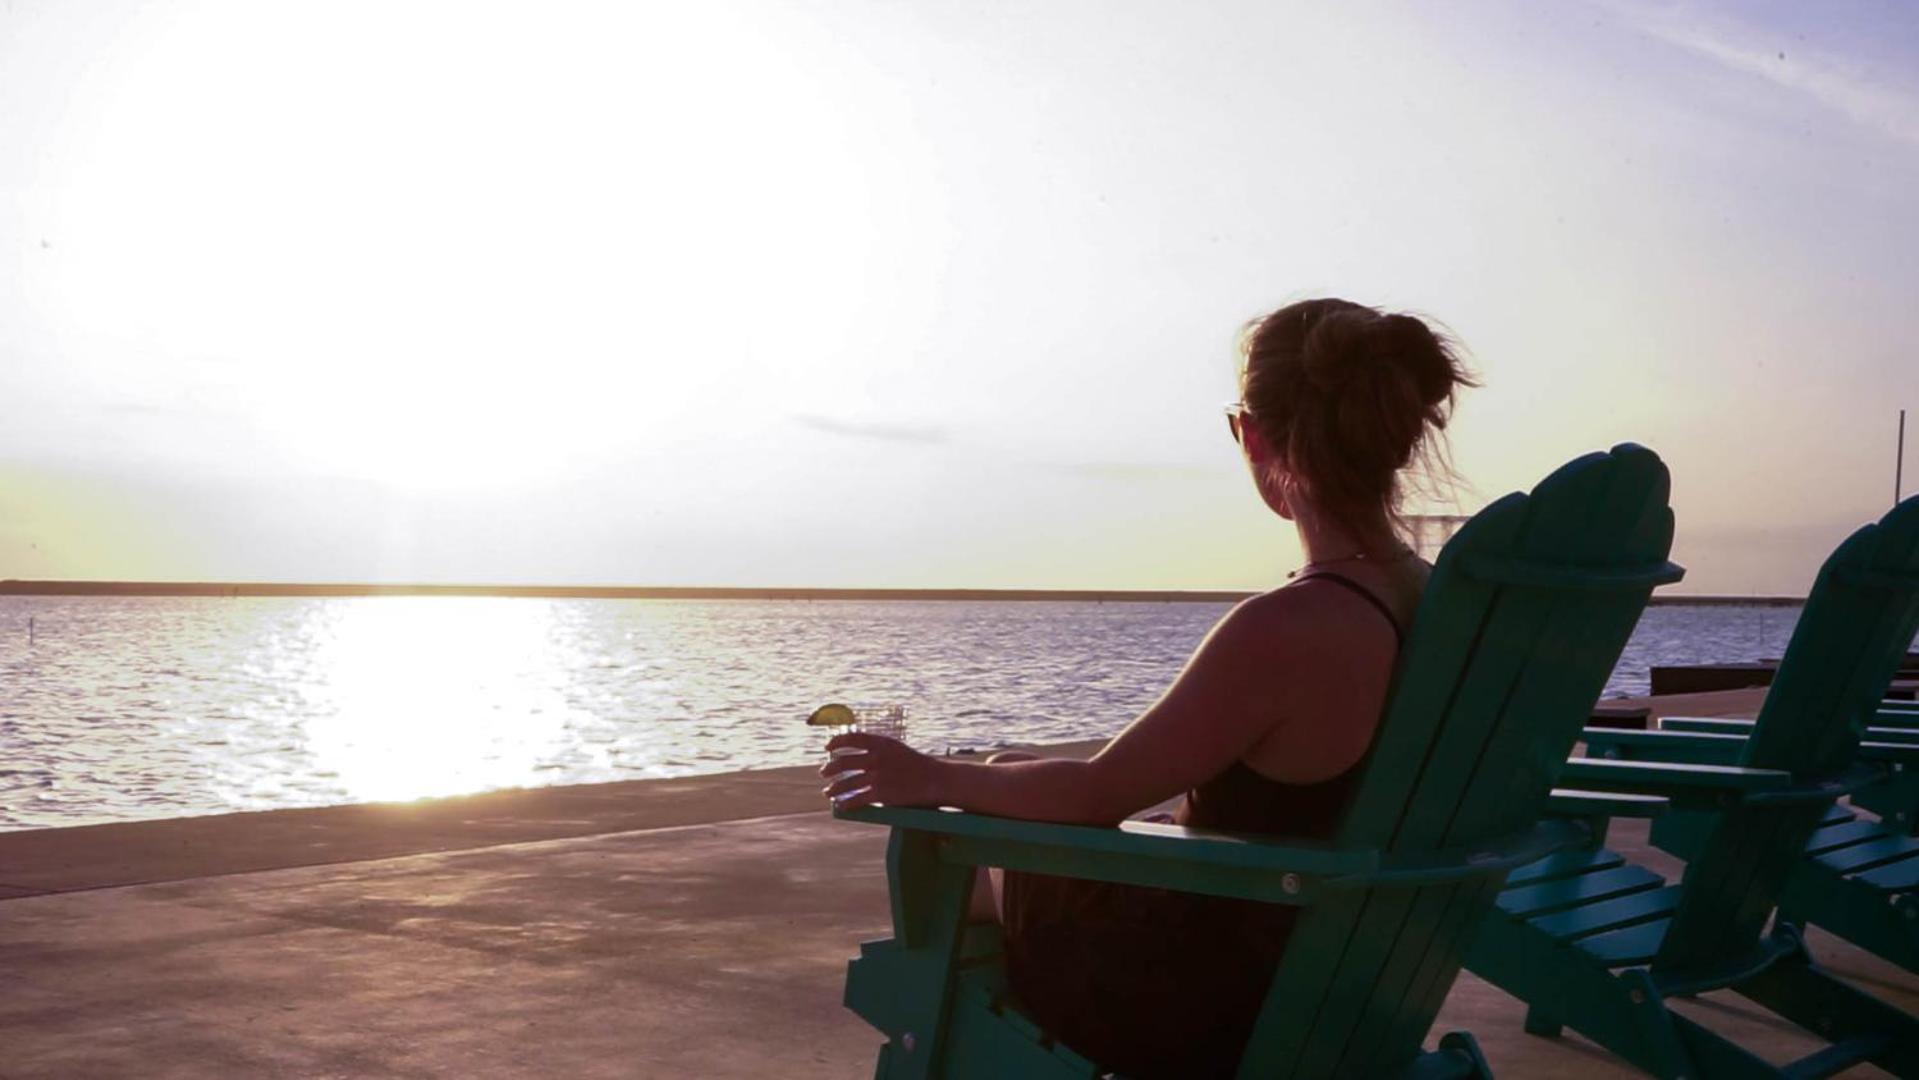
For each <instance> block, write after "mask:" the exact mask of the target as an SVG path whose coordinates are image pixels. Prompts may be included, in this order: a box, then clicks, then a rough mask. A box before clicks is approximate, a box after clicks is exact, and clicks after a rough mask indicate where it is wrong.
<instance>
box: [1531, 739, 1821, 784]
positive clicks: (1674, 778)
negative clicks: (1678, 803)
mask: <svg viewBox="0 0 1919 1080" xmlns="http://www.w3.org/2000/svg"><path fill="white" fill-rule="evenodd" d="M1642 734H1644V733H1643V732H1642ZM1559 778H1560V779H1561V780H1563V781H1566V782H1567V783H1568V784H1571V785H1572V786H1575V787H1581V788H1592V789H1595V790H1599V791H1631V792H1637V793H1641V794H1652V795H1685V794H1689V793H1694V792H1701V791H1704V792H1731V793H1735V794H1737V793H1743V792H1761V791H1782V790H1784V789H1786V788H1789V787H1791V786H1792V782H1793V780H1792V774H1791V773H1789V772H1787V771H1786V770H1784V769H1746V768H1741V767H1739V766H1737V765H1687V764H1678V763H1674V762H1670V761H1608V760H1606V759H1604V758H1591V757H1583V758H1580V757H1576V758H1567V759H1566V766H1565V768H1564V769H1562V770H1561V771H1560V774H1559Z"/></svg>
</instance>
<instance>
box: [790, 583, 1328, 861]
mask: <svg viewBox="0 0 1919 1080" xmlns="http://www.w3.org/2000/svg"><path fill="white" fill-rule="evenodd" d="M1317 606H1318V605H1317V603H1315V602H1314V599H1313V598H1311V597H1309V596H1308V595H1306V593H1305V592H1304V591H1301V590H1292V591H1290V595H1289V591H1287V590H1282V591H1280V592H1274V593H1268V594H1266V595H1264V596H1260V597H1255V598H1254V599H1252V600H1249V601H1246V602H1245V603H1242V604H1240V605H1239V606H1238V607H1236V608H1234V609H1233V610H1232V611H1231V612H1230V613H1228V614H1227V616H1226V617H1225V618H1224V619H1222V620H1220V622H1219V624H1218V625H1216V626H1215V627H1213V629H1212V631H1211V632H1210V633H1209V634H1207V636H1206V639H1205V640H1204V641H1203V642H1201V643H1200V646H1199V649H1198V650H1197V651H1195V652H1194V653H1193V656H1192V657H1191V659H1189V660H1188V661H1187V663H1186V666H1185V668H1184V669H1183V670H1181V672H1180V674H1179V676H1178V678H1176V679H1175V680H1174V681H1173V684H1172V686H1170V687H1169V688H1168V689H1167V691H1166V693H1165V694H1163V695H1162V696H1161V697H1160V699H1159V700H1158V701H1157V702H1155V703H1154V704H1153V705H1152V707H1150V708H1148V709H1147V710H1146V711H1145V712H1144V713H1143V714H1141V715H1140V717H1139V718H1138V719H1137V720H1135V721H1133V723H1132V724H1131V725H1129V726H1128V727H1127V728H1126V730H1125V731H1123V732H1121V733H1120V735H1119V736H1118V737H1117V738H1115V739H1114V740H1113V741H1112V742H1111V743H1108V744H1107V746H1106V747H1105V748H1104V749H1102V750H1101V751H1100V752H1099V753H1098V754H1097V755H1095V756H1094V757H1093V758H1092V759H1091V760H1090V761H1073V760H1066V759H1046V760H1039V761H1020V762H1010V763H1002V764H995V765H986V764H981V763H975V762H968V761H957V760H954V759H952V758H935V757H929V756H927V755H923V754H919V753H916V752H914V751H912V750H910V749H908V748H907V747H904V746H901V745H900V744H899V743H896V742H894V741H893V740H891V739H885V738H882V737H879V736H874V735H863V734H853V735H842V736H839V737H838V738H835V739H834V740H832V741H831V742H830V743H828V744H827V745H828V746H829V747H830V748H839V747H855V748H858V749H860V750H863V751H865V753H864V754H863V755H862V756H860V757H855V758H851V759H848V758H842V759H840V760H839V761H837V762H830V763H828V764H827V765H826V766H824V767H822V768H821V770H820V771H821V773H822V774H824V775H828V776H831V775H833V774H834V773H836V772H838V771H840V770H842V769H846V768H849V767H852V768H856V769H860V770H862V772H863V775H858V776H849V777H847V778H845V779H843V780H840V781H837V782H835V783H833V784H831V785H829V786H828V788H827V789H826V790H827V794H828V795H829V796H830V797H835V798H836V799H837V800H838V801H839V802H840V805H842V806H860V805H865V804H866V803H871V802H880V803H888V804H892V805H905V806H928V805H931V806H958V807H961V808H963V809H966V810H972V811H976V812H979V813H983V814H993V815H995V816H999V817H1012V818H1023V819H1026V820H1031V821H1058V822H1068V823H1076V824H1099V825H1108V824H1112V823H1114V822H1117V821H1119V820H1121V819H1122V818H1124V817H1125V816H1126V815H1127V814H1130V813H1132V812H1133V811H1135V810H1139V809H1141V808H1142V807H1147V806H1151V805H1153V804H1154V803H1158V802H1161V801H1163V800H1165V799H1168V798H1170V797H1172V796H1174V795H1177V794H1179V793H1180V792H1183V791H1186V790H1187V789H1189V788H1192V787H1194V786H1196V785H1198V784H1200V783H1201V782H1203V781H1205V780H1207V779H1208V778H1210V777H1213V776H1216V775H1218V774H1219V773H1220V772H1222V771H1224V770H1225V769H1226V768H1227V767H1228V766H1230V765H1231V764H1232V763H1233V762H1235V761H1237V760H1239V759H1240V758H1242V757H1244V756H1245V754H1246V753H1247V751H1249V750H1250V749H1251V748H1252V747H1253V746H1255V745H1256V744H1258V743H1259V742H1260V740H1262V739H1263V738H1265V737H1266V736H1267V735H1268V734H1269V733H1271V732H1272V730H1273V729H1274V728H1275V726H1276V725H1277V724H1279V723H1280V722H1281V721H1282V720H1283V719H1284V717H1283V713H1282V709H1281V704H1282V703H1283V702H1284V700H1285V697H1284V695H1283V694H1282V693H1281V688H1282V687H1283V686H1284V685H1285V684H1286V682H1287V681H1288V680H1289V679H1291V678H1303V677H1310V675H1309V673H1310V668H1311V667H1312V665H1313V653H1314V652H1316V651H1317V649H1316V648H1315V647H1314V645H1315V643H1314V640H1313V639H1314V638H1316V637H1317V636H1318V635H1313V634H1309V633H1303V632H1302V631H1303V629H1304V628H1305V627H1306V626H1309V625H1310V622H1308V621H1307V620H1309V619H1310V616H1311V614H1312V612H1311V610H1310V609H1311V608H1314V607H1317Z"/></svg>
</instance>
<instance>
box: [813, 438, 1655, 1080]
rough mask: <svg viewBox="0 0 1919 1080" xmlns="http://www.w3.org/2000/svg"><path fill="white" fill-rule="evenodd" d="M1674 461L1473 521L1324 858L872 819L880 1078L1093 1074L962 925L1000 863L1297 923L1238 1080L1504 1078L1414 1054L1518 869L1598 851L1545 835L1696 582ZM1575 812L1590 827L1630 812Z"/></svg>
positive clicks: (1589, 799) (1121, 836) (1568, 472)
mask: <svg viewBox="0 0 1919 1080" xmlns="http://www.w3.org/2000/svg"><path fill="white" fill-rule="evenodd" d="M1667 494H1668V479H1667V474H1666V468H1665V465H1664V464H1663V463H1661V462H1660V460H1659V458H1658V457H1657V456H1656V455H1654V454H1653V453H1652V452H1651V451H1649V450H1646V449H1644V448H1642V447H1637V446H1630V445H1626V446H1620V447H1616V448H1614V449H1613V450H1612V452H1611V453H1608V454H1599V453H1595V454H1591V455H1588V456H1586V457H1583V458H1580V459H1579V460H1577V461H1574V462H1572V463H1570V464H1568V465H1566V466H1565V467H1563V468H1561V469H1560V470H1558V471H1557V472H1555V473H1553V474H1552V475H1551V476H1549V477H1547V478H1546V479H1545V480H1544V481H1543V482H1541V483H1540V485H1539V486H1538V487H1537V488H1535V489H1534V491H1533V492H1532V493H1531V494H1530V495H1520V494H1513V495H1509V496H1507V497H1505V498H1503V499H1501V500H1499V501H1498V502H1496V503H1494V504H1493V505H1492V506H1490V507H1488V508H1487V509H1486V510H1484V511H1483V512H1481V513H1480V514H1478V515H1477V516H1475V517H1474V518H1473V519H1472V520H1471V521H1469V522H1468V523H1467V524H1466V525H1465V526H1464V527H1463V528H1462V529H1461V530H1460V531H1459V533H1458V534H1457V535H1456V536H1455V537H1454V538H1453V539H1452V541H1451V542H1450V543H1448V544H1447V545H1446V548H1445V550H1444V551H1443V552H1442V553H1441V554H1440V557H1439V559H1438V562H1437V564H1436V566H1435V568H1434V571H1433V575H1432V579H1431V581H1430V583H1429V584H1428V586H1427V589H1426V592H1425V595H1424V597H1423V599H1422V601H1421V603H1420V606H1419V611H1418V614H1417V616H1416V617H1415V620H1414V624H1413V629H1412V632H1411V634H1410V636H1409V638H1408V640H1407V642H1406V645H1405V648H1404V650H1403V651H1402V652H1401V655H1400V660H1399V665H1398V668H1397V671H1396V673H1395V677H1394V683H1393V688H1392V691H1391V695H1390V700H1389V704H1388V706H1387V709H1386V712H1385V714H1384V718H1383V720H1382V723H1381V727H1380V732H1379V735H1378V738H1377V741H1376V743H1375V746H1374V750H1373V753H1372V755H1371V757H1370V758H1369V760H1368V764H1367V765H1366V767H1365V772H1364V774H1363V776H1362V779H1361V781H1360V785H1359V789H1358V792H1357V794H1356V795H1355V802H1354V804H1353V806H1352V808H1351V810H1350V812H1349V814H1348V815H1347V817H1346V819H1345V821H1344V823H1343V824H1342V826H1341V828H1340V829H1339V830H1338V833H1337V835H1336V836H1335V837H1334V838H1333V839H1332V840H1331V841H1330V842H1316V843H1311V844H1302V843H1289V842H1287V841H1286V840H1284V839H1282V838H1275V837H1252V836H1231V835H1223V834H1218V833H1206V832H1201V831H1198V830H1188V829H1182V828H1177V827H1174V826H1166V825H1149V824H1142V823H1128V824H1126V825H1124V826H1123V827H1121V828H1118V829H1110V828H1086V827H1079V826H1068V825H1054V824H1042V823H1036V822H1025V821H1012V820H1006V819H1002V818H992V817H986V816H981V815H974V814H963V813H958V812H951V811H940V810H928V809H910V808H886V807H880V808H869V809H862V810H857V811H852V812H847V813H843V814H842V815H841V816H842V817H845V818H848V819H851V820H855V821H862V822H870V823H874V824H881V825H888V826H891V827H892V830H893V833H892V838H891V842H890V845H889V847H888V851H887V877H888V880H889V882H890V885H891V890H892V918H893V937H892V938H891V939H888V940H884V941H876V942H869V943H866V944H864V945H862V946H861V947H860V955H859V957H858V958H857V959H855V960H853V961H852V962H851V964H850V967H849V970H848V973H847V982H846V1004H847V1006H848V1007H849V1008H851V1009H852V1010H853V1011H855V1012H856V1013H858V1014H859V1015H860V1016H862V1017H864V1018H865V1019H866V1020H867V1021H868V1022H870V1023H871V1024H872V1025H873V1026H875V1027H876V1028H878V1029H879V1030H880V1031H882V1032H883V1033H885V1035H886V1042H885V1045H884V1046H882V1047H881V1049H880V1055H879V1064H878V1072H877V1075H879V1076H882V1077H905V1076H936V1075H937V1076H951V1077H974V1076H991V1077H999V1076H1019V1077H1047V1076H1050V1077H1097V1076H1101V1075H1103V1071H1102V1069H1101V1067H1100V1065H1099V1063H1097V1062H1093V1061H1089V1060H1087V1059H1086V1058H1084V1057H1081V1056H1080V1055H1079V1054H1078V1053H1076V1052H1074V1051H1073V1050H1072V1049H1071V1048H1070V1047H1066V1046H1063V1045H1059V1044H1058V1043H1056V1042H1054V1041H1052V1040H1051V1039H1050V1038H1049V1037H1048V1036H1047V1035H1046V1034H1045V1033H1044V1032H1042V1031H1040V1030H1039V1029H1038V1028H1037V1027H1036V1026H1035V1025H1034V1024H1033V1023H1032V1021H1031V1020H1030V1019H1028V1018H1027V1017H1025V1016H1024V1015H1023V1014H1022V1013H1021V1012H1020V1010H1019V1005H1018V1002H1017V1001H1015V1000H1013V999H1012V995H1011V993H1010V990H1009V988H1008V986H1007V984H1006V980H1005V976H1004V972H1003V967H1002V965H1001V963H1000V960H999V955H998V954H999V944H1000V939H999V936H998V928H997V927H996V926H993V925H990V924H987V925H982V924H971V925H969V924H968V923H967V922H966V919H965V915H966V909H967V900H968V895H969V892H970V890H971V888H972V884H973V878H974V874H975V870H976V868H978V867H981V866H1003V867H1011V868H1014V869H1020V870H1033V871H1043V872H1045V873H1049V874H1059V875H1064V876H1068V877H1081V878H1089V879H1094V880H1102V881H1117V882H1127V883H1133V884H1142V885H1154V886H1162V887H1169V888H1175V889H1180V890H1183V891H1188V892H1201V893H1210V894H1213V895H1220V896H1233V897H1242V898H1248V899H1254V900H1262V901H1267V902H1271V903H1278V904H1292V905H1298V906H1301V907H1303V908H1304V909H1305V910H1304V911H1303V912H1302V913H1301V917H1300V919H1299V922H1298V924H1297V925H1296V928H1295V929H1294V932H1293V936H1292V938H1291V941H1290V944H1289V947H1288V949H1287V951H1286V953H1285V956H1284V957H1283V958H1282V960H1281V963H1280V966H1279V969H1278V971H1277V972H1276V974H1275V976H1274V981H1273V984H1272V987H1271V989H1270V991H1269V993H1268V997H1267V999H1266V1003H1265V1006H1264V1008H1263V1011H1262V1012H1261V1014H1260V1018H1259V1021H1258V1023H1257V1026H1256V1028H1255V1031H1254V1033H1253V1036H1252V1038H1251V1041H1250V1042H1249V1044H1248V1046H1247V1048H1246V1051H1245V1054H1244V1057H1243V1058H1242V1060H1241V1064H1240V1066H1239V1075H1241V1076H1244V1077H1254V1076H1258V1077H1324V1076H1361V1077H1371V1076H1417V1077H1440V1076H1474V1075H1477V1076H1488V1075H1490V1071H1489V1070H1488V1068H1487V1066H1486V1063H1485V1061H1484V1060H1483V1059H1482V1058H1481V1057H1480V1056H1479V1052H1478V1049H1477V1046H1476V1045H1475V1044H1474V1042H1473V1041H1472V1038H1471V1036H1469V1035H1464V1034H1459V1033H1455V1034H1452V1035H1448V1036H1446V1037H1445V1038H1443V1039H1441V1040H1440V1043H1439V1049H1438V1050H1437V1051H1433V1052H1422V1044H1423V1042H1424V1040H1425V1038H1426V1035H1427V1031H1428V1029H1429V1028H1430V1027H1431V1024H1432V1021H1433V1017H1434V1015H1435V1014H1436V1013H1437V1012H1438V1010H1439V1006H1440V1003H1441V1002H1442V1001H1443V1000H1444V999H1445V997H1446V994H1447V991H1448V990H1449V988H1450V987H1451V986H1452V983H1453V979H1454V977H1455V976H1456V975H1457V973H1458V969H1459V964H1460V960H1461V958H1462V955H1463V953H1464V950H1465V947H1466V945H1467V942H1468V940H1469V937H1470V934H1471V933H1472V929H1473V926H1474V924H1475V923H1476V922H1477V921H1478V919H1479V916H1480V914H1481V913H1482V912H1483V911H1484V910H1485V909H1486V907H1487V906H1488V905H1489V904H1490V903H1491V901H1492V898H1493V896H1494V894H1495V893H1496V892H1497V891H1498V889H1499V885H1500V882H1502V881H1503V880H1504V878H1505V875H1506V872H1507V871H1508V870H1509V869H1510V868H1512V867H1514V866H1517V865H1521V864H1526V863H1531V862H1534V861H1535V860H1537V859H1538V858H1539V857H1540V856H1542V855H1544V854H1546V853H1547V852H1549V851H1553V850H1557V849H1559V848H1561V847H1564V846H1566V845H1568V844H1576V843H1582V842H1584V839H1585V837H1586V836H1587V831H1586V826H1585V825H1584V824H1583V823H1581V822H1578V821H1573V820H1565V819H1561V820H1548V821H1543V822H1542V821H1541V820H1540V818H1541V815H1542V813H1543V812H1544V811H1545V810H1546V808H1547V804H1548V800H1549V793H1550V790H1551V788H1552V784H1553V781H1554V778H1555V775H1556V774H1557V773H1558V771H1559V769H1560V768H1561V767H1562V765H1563V764H1564V762H1565V758H1566V755H1567V753H1568V752H1570V751H1571V749H1572V745H1573V740H1574V738H1575V737H1576V735H1577V733H1578V730H1579V726H1580V723H1581V722H1582V721H1583V720H1584V718H1585V717H1586V715H1587V713H1588V708H1589V706H1590V704H1591V703H1592V701H1593V699H1594V698H1595V697H1596V696H1597V695H1598V693H1599V691H1600V689H1601V688H1602V687H1603V686H1604V684H1605V682H1606V679H1607V676H1608V675H1609V674H1610V673H1611V671H1612V668H1613V665H1614V663H1615V662H1616V661H1617V658H1618V656H1619V653H1620V650H1621V649H1622V648H1623V647H1624V645H1625V642H1626V639H1627V637H1628V636H1629V635H1630V633H1631V631H1632V628H1633V625H1634V624H1635V623H1636V622H1637V621H1638V618H1639V615H1640V612H1641V610H1642V609H1643V607H1644V605H1645V602H1646V598H1647V596H1648V595H1649V593H1650V592H1651V590H1652V588H1653V587H1654V586H1655V585H1658V584H1661V583H1664V582H1669V581H1675V580H1677V579H1678V578H1679V576H1680V573H1681V571H1680V570H1679V568H1678V567H1676V566H1674V565H1672V564H1671V563H1669V562H1667V561H1666V555H1667V552H1668V550H1669V548H1670V546H1671V541H1672V512H1671V510H1670V509H1669V508H1668V506H1667ZM1631 801H1632V800H1631V799H1629V798H1621V799H1613V800H1608V799H1606V798H1605V797H1603V796H1592V795H1578V794H1567V795H1565V796H1562V797H1561V798H1560V803H1561V805H1562V806H1564V807H1566V808H1568V809H1570V810H1572V811H1574V812H1589V811H1592V810H1595V809H1599V810H1612V809H1615V808H1617V807H1618V806H1619V805H1623V804H1626V803H1629V802H1631Z"/></svg>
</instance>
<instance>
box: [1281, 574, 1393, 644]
mask: <svg viewBox="0 0 1919 1080" xmlns="http://www.w3.org/2000/svg"><path fill="white" fill-rule="evenodd" d="M1299 580H1300V582H1302V583H1303V582H1307V581H1329V582H1332V583H1333V584H1335V585H1339V586H1341V587H1343V588H1345V589H1346V590H1347V591H1348V592H1351V593H1352V594H1353V595H1355V596H1357V597H1359V598H1360V599H1361V600H1364V601H1366V602H1367V603H1368V604H1371V605H1372V606H1373V610H1375V611H1377V612H1379V613H1380V614H1381V615H1383V616H1385V618H1386V622H1387V623H1388V624H1389V625H1390V626H1392V628H1393V643H1394V644H1396V645H1404V644H1406V631H1405V630H1403V629H1401V628H1400V625H1399V616H1397V615H1394V614H1393V609H1392V608H1389V607H1387V606H1386V601H1384V600H1381V599H1380V598H1379V597H1377V596H1375V595H1373V591H1372V590H1371V589H1368V588H1367V587H1366V586H1364V585H1361V584H1360V583H1359V582H1357V581H1354V580H1353V579H1352V578H1349V577H1347V576H1346V575H1344V574H1338V573H1334V572H1333V571H1331V570H1316V571H1314V572H1312V573H1310V574H1307V575H1305V576H1303V577H1301V578H1300V579H1299Z"/></svg>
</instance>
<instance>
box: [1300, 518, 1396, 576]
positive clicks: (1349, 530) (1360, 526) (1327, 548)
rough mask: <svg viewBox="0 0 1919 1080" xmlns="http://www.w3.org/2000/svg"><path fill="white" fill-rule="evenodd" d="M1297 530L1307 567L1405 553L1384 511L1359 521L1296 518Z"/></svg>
mask: <svg viewBox="0 0 1919 1080" xmlns="http://www.w3.org/2000/svg"><path fill="white" fill-rule="evenodd" d="M1293 524H1294V526H1296V527H1297V528H1298V530H1299V546H1300V547H1301V548H1302V549H1304V550H1305V553H1306V562H1307V564H1308V565H1311V564H1314V563H1331V562H1343V561H1347V560H1380V559H1385V558H1390V557H1392V556H1396V555H1400V554H1403V553H1404V552H1405V551H1406V550H1407V549H1406V545H1405V543H1404V542H1403V541H1401V540H1400V539H1399V535H1398V534H1397V533H1395V532H1394V531H1393V527H1392V523H1391V522H1389V521H1388V520H1387V519H1386V514H1385V512H1384V511H1380V512H1379V513H1377V514H1372V515H1368V516H1367V517H1365V518H1363V519H1360V520H1358V521H1340V520H1334V519H1332V518H1330V517H1329V516H1327V515H1324V514H1316V513H1305V514H1299V515H1298V516H1297V517H1295V518H1294V520H1293Z"/></svg>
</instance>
